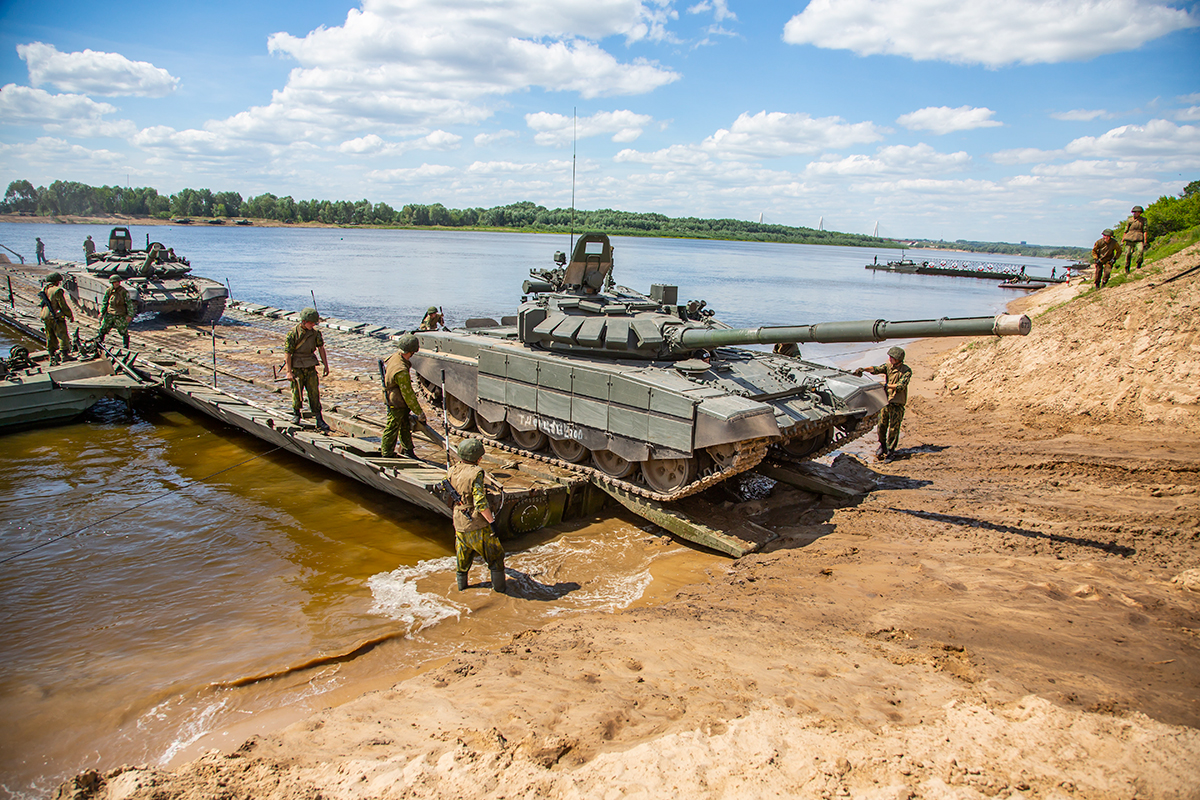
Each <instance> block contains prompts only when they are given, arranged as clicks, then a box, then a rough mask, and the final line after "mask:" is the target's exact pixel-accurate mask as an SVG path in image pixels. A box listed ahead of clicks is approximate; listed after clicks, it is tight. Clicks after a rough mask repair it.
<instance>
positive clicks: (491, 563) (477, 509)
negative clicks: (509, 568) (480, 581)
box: [446, 439, 505, 594]
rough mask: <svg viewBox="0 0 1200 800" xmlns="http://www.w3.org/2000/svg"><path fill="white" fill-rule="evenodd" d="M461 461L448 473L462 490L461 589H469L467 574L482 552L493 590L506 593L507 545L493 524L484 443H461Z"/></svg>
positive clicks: (457, 515) (458, 514)
mask: <svg viewBox="0 0 1200 800" xmlns="http://www.w3.org/2000/svg"><path fill="white" fill-rule="evenodd" d="M458 457H459V458H461V459H462V463H461V464H455V465H454V466H453V467H451V468H450V469H449V470H448V471H447V474H446V477H447V478H448V479H449V481H450V485H451V486H453V487H454V491H455V492H457V493H458V498H459V502H457V503H456V504H455V506H454V551H455V557H456V561H457V564H456V567H457V570H458V573H457V575H456V577H457V579H458V589H459V591H462V590H463V589H466V588H467V573H468V572H469V571H470V569H471V563H472V562H473V561H474V560H475V554H476V553H478V554H479V556H480V557H481V558H483V560H484V561H486V562H487V565H488V569H489V570H491V572H492V591H494V592H500V593H501V594H503V593H504V590H505V580H504V545H502V544H500V539H499V538H498V537H497V536H496V532H495V531H493V530H492V523H493V522H495V521H496V518H495V516H493V514H492V509H491V507H490V506H489V505H488V499H487V493H486V492H485V491H484V488H483V482H484V477H483V467H481V466H479V459H481V458H483V442H481V441H479V440H478V439H465V440H463V441H462V442H460V443H459V445H458Z"/></svg>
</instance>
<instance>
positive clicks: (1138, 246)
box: [1121, 206, 1150, 275]
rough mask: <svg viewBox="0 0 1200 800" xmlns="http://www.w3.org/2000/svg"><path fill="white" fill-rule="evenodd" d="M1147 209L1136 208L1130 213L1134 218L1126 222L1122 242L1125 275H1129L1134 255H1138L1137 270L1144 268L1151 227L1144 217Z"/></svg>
mask: <svg viewBox="0 0 1200 800" xmlns="http://www.w3.org/2000/svg"><path fill="white" fill-rule="evenodd" d="M1145 211H1146V209H1144V208H1142V207H1141V206H1134V207H1133V210H1132V211H1131V212H1130V213H1131V214H1133V216H1132V217H1130V218H1129V219H1127V220H1125V233H1124V235H1122V236H1121V242H1122V243H1123V244H1124V245H1125V274H1126V275H1128V274H1129V263H1130V262H1131V261H1133V254H1134V253H1137V268H1138V269H1141V268H1142V259H1143V258H1145V256H1146V247H1147V246H1148V245H1149V244H1150V225H1149V223H1148V222H1147V221H1146V218H1145V217H1144V216H1143V214H1144V213H1145Z"/></svg>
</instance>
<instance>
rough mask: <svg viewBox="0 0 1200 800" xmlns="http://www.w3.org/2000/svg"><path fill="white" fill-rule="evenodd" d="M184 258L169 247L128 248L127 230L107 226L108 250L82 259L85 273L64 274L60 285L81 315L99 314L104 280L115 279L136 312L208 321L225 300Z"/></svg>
mask: <svg viewBox="0 0 1200 800" xmlns="http://www.w3.org/2000/svg"><path fill="white" fill-rule="evenodd" d="M191 270H192V266H191V264H190V263H188V260H187V259H186V258H182V257H181V256H177V255H175V251H174V249H171V248H167V247H165V246H163V245H162V244H161V243H159V242H151V241H150V239H149V236H147V238H146V249H145V250H136V249H134V247H133V235H132V234H131V233H130V232H129V229H128V228H123V227H118V228H113V229H112V231H111V232H110V233H109V235H108V250H107V251H103V252H97V253H92V254H90V255H88V257H87V263H86V264H85V269H83V270H75V271H70V272H68V273H67V278H66V281H65V282H64V284H63V285H64V287H65V288H66V290H67V293H68V294H70V295H71V299H72V300H73V301H74V302H75V303H76V304H77V305H78V306H79V307H80V308H82V309H83V310H84V311H86V312H87V313H89V314H92V315H93V316H99V315H100V314H101V313H102V312H103V310H104V309H102V308H101V307H100V306H101V304H102V303H103V300H104V293H105V292H107V291H108V288H109V279H110V278H111V277H112V276H113V275H118V276H120V277H121V278H123V279H124V284H125V289H126V291H128V292H129V297H130V299H131V300H132V301H133V302H134V304H135V306H136V308H137V313H139V314H141V313H174V314H182V315H184V316H185V317H187V318H189V319H191V320H193V321H195V322H201V323H204V322H214V321H216V320H218V319H220V318H221V314H223V313H224V312H225V302H226V300H228V298H229V292H228V290H227V289H226V287H225V286H224V285H223V284H221V283H219V282H218V281H214V280H210V279H209V278H201V277H198V276H195V275H191V274H190V273H191Z"/></svg>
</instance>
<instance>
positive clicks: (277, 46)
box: [0, 0, 1200, 246]
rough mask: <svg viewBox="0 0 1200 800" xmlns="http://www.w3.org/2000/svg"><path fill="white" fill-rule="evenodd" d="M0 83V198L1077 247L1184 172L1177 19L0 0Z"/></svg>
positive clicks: (843, 3) (422, 0)
mask: <svg viewBox="0 0 1200 800" xmlns="http://www.w3.org/2000/svg"><path fill="white" fill-rule="evenodd" d="M0 86H2V87H3V88H0V185H4V186H7V185H8V183H9V182H10V181H12V180H18V179H25V180H29V181H31V182H32V183H33V184H34V185H35V186H38V185H46V184H48V183H50V182H52V181H54V180H74V181H80V182H83V183H88V184H92V185H102V184H104V185H118V184H119V185H132V186H153V187H155V188H157V189H158V190H159V192H161V193H164V194H170V193H174V192H177V191H179V190H180V189H182V188H185V187H191V188H208V189H211V190H213V191H214V192H215V191H236V192H240V193H241V195H242V196H243V197H245V198H248V197H250V196H253V195H257V194H261V193H263V192H271V193H273V194H275V195H278V196H284V195H291V196H292V197H293V198H295V199H296V200H301V199H314V198H315V199H322V200H360V199H363V198H366V199H369V200H371V201H372V202H380V201H382V202H387V203H389V204H390V205H392V206H393V207H396V208H400V207H401V206H403V205H405V204H407V203H423V204H432V203H442V204H444V205H446V206H448V207H451V208H467V207H483V208H488V207H491V206H496V205H504V204H507V203H514V202H521V201H526V200H528V201H532V202H534V203H537V204H540V205H544V206H547V207H550V208H554V207H563V208H565V207H569V206H570V205H571V201H572V193H574V202H575V205H576V207H577V208H581V209H599V208H614V209H621V210H626V211H638V212H654V213H660V214H666V215H668V216H673V217H680V216H695V217H704V218H724V217H730V218H735V219H743V220H758V219H759V218H760V217H761V218H762V219H763V220H764V221H765V222H769V223H777V224H782V225H800V226H807V227H817V226H818V225H819V224H820V225H823V227H824V228H825V229H826V230H840V231H848V232H855V233H872V232H873V231H875V230H876V226H877V228H878V233H879V235H881V236H887V237H893V238H899V239H907V238H934V239H939V238H940V239H948V240H956V239H966V240H979V241H1009V242H1018V241H1028V242H1030V243H1038V244H1052V245H1084V246H1087V245H1090V244H1091V243H1092V242H1093V241H1094V240H1095V239H1096V238H1097V237H1098V236H1099V233H1100V231H1101V230H1102V229H1103V228H1105V227H1108V226H1110V225H1113V224H1115V223H1116V222H1119V221H1120V220H1121V219H1124V218H1125V217H1126V216H1128V212H1129V209H1130V207H1131V206H1132V205H1133V204H1135V203H1140V204H1142V205H1147V204H1149V203H1151V202H1153V201H1154V200H1155V199H1157V198H1158V197H1160V196H1163V195H1177V194H1178V193H1179V192H1180V191H1181V190H1182V188H1183V186H1184V185H1185V184H1187V183H1188V182H1190V181H1192V180H1196V179H1198V178H1200V4H1198V3H1197V2H1176V3H1168V2H1158V1H1155V0H1075V1H1074V2H1070V1H1063V0H991V2H986V3H984V2H963V0H811V2H808V3H805V2H802V0H801V1H799V2H774V1H772V0H765V1H764V0H757V1H756V2H739V0H695V1H691V0H689V1H685V2H682V3H677V2H674V0H361V2H337V1H336V0H288V2H286V3H285V2H277V0H253V2H251V1H249V0H241V1H240V2H232V1H231V0H206V2H203V3H163V2H161V0H153V2H150V1H146V2H141V1H140V0H139V1H138V2H120V1H116V2H107V3H94V2H88V3H82V2H77V0H0ZM573 172H574V180H573V179H572V173H573Z"/></svg>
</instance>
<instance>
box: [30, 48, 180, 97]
mask: <svg viewBox="0 0 1200 800" xmlns="http://www.w3.org/2000/svg"><path fill="white" fill-rule="evenodd" d="M17 55H18V56H20V57H21V58H22V59H23V60H24V61H25V63H26V65H27V66H28V67H29V82H30V83H31V84H33V85H34V86H41V85H42V84H47V83H48V84H51V85H53V86H57V87H58V88H59V89H62V90H64V91H67V92H84V93H86V94H98V95H102V96H106V97H111V96H115V95H137V96H140V97H164V96H165V95H168V94H170V93H171V92H173V91H175V87H176V86H177V85H179V79H178V78H175V77H172V76H171V73H169V72H167V71H166V70H165V69H160V68H159V67H156V66H154V65H153V64H150V63H147V62H145V61H130V60H129V59H128V58H126V57H125V56H123V55H120V54H119V53H102V52H96V51H95V50H84V51H83V52H81V53H60V52H59V51H58V49H57V48H56V47H55V46H54V45H51V44H43V43H42V42H32V43H30V44H19V45H17Z"/></svg>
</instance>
